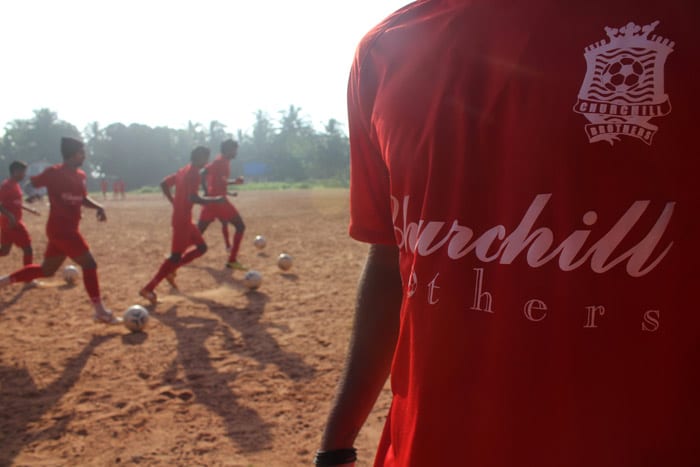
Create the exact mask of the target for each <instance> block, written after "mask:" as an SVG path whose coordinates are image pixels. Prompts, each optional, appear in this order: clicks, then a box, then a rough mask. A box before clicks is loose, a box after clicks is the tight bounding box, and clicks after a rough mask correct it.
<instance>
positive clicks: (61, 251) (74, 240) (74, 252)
mask: <svg viewBox="0 0 700 467" xmlns="http://www.w3.org/2000/svg"><path fill="white" fill-rule="evenodd" d="M46 235H47V237H48V238H49V244H48V245H46V252H45V253H44V258H52V257H56V256H67V257H69V258H71V259H75V258H79V257H80V256H83V255H84V254H85V253H87V252H88V251H90V247H88V244H87V242H86V241H85V239H84V238H83V236H82V235H81V234H80V232H57V233H48V232H47V234H46Z"/></svg>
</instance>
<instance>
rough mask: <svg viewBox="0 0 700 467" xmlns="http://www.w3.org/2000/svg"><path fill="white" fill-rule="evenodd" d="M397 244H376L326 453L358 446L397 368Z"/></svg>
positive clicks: (399, 288) (325, 442)
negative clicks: (357, 440)
mask: <svg viewBox="0 0 700 467" xmlns="http://www.w3.org/2000/svg"><path fill="white" fill-rule="evenodd" d="M402 294H403V290H402V286H401V277H400V275H399V254H398V248H397V247H396V246H386V245H372V246H371V247H370V250H369V254H368V257H367V262H366V264H365V270H364V273H363V274H362V278H361V280H360V284H359V290H358V295H357V308H356V310H355V323H354V328H353V333H352V337H351V339H350V346H349V349H348V356H347V360H346V363H345V370H344V372H343V375H342V377H341V380H340V385H339V386H338V389H337V391H336V397H335V401H334V403H333V407H332V409H331V413H330V415H329V417H328V421H327V424H326V429H325V431H324V433H323V439H322V442H321V450H322V451H331V450H335V449H346V448H350V447H352V445H353V443H354V442H355V438H356V437H357V434H358V432H359V431H360V428H361V427H362V425H363V424H364V422H365V420H366V419H367V416H368V415H369V413H370V411H371V410H372V407H373V406H374V403H375V401H376V400H377V397H378V396H379V393H380V391H381V390H382V387H383V386H384V383H385V382H386V379H387V377H388V376H389V370H390V366H391V360H392V357H393V355H394V348H395V347H396V340H397V337H398V332H399V315H400V311H401V300H402Z"/></svg>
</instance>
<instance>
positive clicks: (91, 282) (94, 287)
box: [83, 268, 101, 303]
mask: <svg viewBox="0 0 700 467" xmlns="http://www.w3.org/2000/svg"><path fill="white" fill-rule="evenodd" d="M83 284H84V285H85V290H86V291H87V293H88V296H89V297H90V300H91V301H92V303H99V302H100V300H101V297H100V284H99V282H98V281H97V268H95V269H83Z"/></svg>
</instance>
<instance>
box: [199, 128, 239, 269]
mask: <svg viewBox="0 0 700 467" xmlns="http://www.w3.org/2000/svg"><path fill="white" fill-rule="evenodd" d="M237 154H238V143H237V142H236V141H234V140H232V139H227V140H226V141H224V142H222V143H221V154H220V155H219V156H218V157H217V158H216V159H214V160H213V161H211V162H210V163H209V164H207V166H206V167H205V168H204V169H202V189H203V190H204V194H206V195H210V196H222V197H224V200H225V202H223V203H221V204H211V205H208V206H204V207H203V208H202V212H201V213H200V215H199V224H198V227H199V231H200V232H202V233H204V231H205V230H207V227H209V224H211V223H212V222H213V221H214V220H216V219H218V220H219V221H221V223H222V224H233V226H234V228H235V229H236V232H235V233H234V234H233V245H232V246H231V252H230V254H229V258H228V262H227V263H226V267H227V268H229V269H237V270H240V271H245V270H246V269H248V268H246V267H245V266H243V265H242V264H241V263H240V262H238V250H239V249H240V247H241V240H243V232H245V224H244V223H243V219H242V218H241V215H240V214H239V213H238V210H237V209H236V208H235V207H234V206H233V204H232V203H231V202H230V201H229V200H228V199H227V198H226V195H227V194H229V193H228V186H229V185H240V184H242V183H243V181H244V180H243V177H238V178H236V179H235V180H230V179H229V174H230V173H231V167H230V163H231V160H233V159H234V158H235V157H236V155H237ZM222 232H223V233H224V235H226V238H228V229H226V230H223V229H222ZM226 243H227V246H228V242H226Z"/></svg>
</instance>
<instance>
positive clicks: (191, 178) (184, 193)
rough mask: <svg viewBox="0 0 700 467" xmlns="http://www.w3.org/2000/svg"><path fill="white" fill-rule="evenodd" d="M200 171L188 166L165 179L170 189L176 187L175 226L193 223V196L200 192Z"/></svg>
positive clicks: (174, 202) (174, 203)
mask: <svg viewBox="0 0 700 467" xmlns="http://www.w3.org/2000/svg"><path fill="white" fill-rule="evenodd" d="M200 180H201V178H200V176H199V169H197V168H196V167H193V166H192V164H187V165H186V166H184V167H182V168H181V169H180V170H178V171H177V172H175V173H174V174H172V175H168V176H167V177H166V178H165V183H166V184H167V185H168V186H170V187H173V186H174V187H175V196H174V200H173V217H172V224H173V225H182V224H191V223H192V207H193V206H194V203H193V202H192V199H191V196H192V195H196V194H197V192H198V191H199V184H200Z"/></svg>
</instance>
